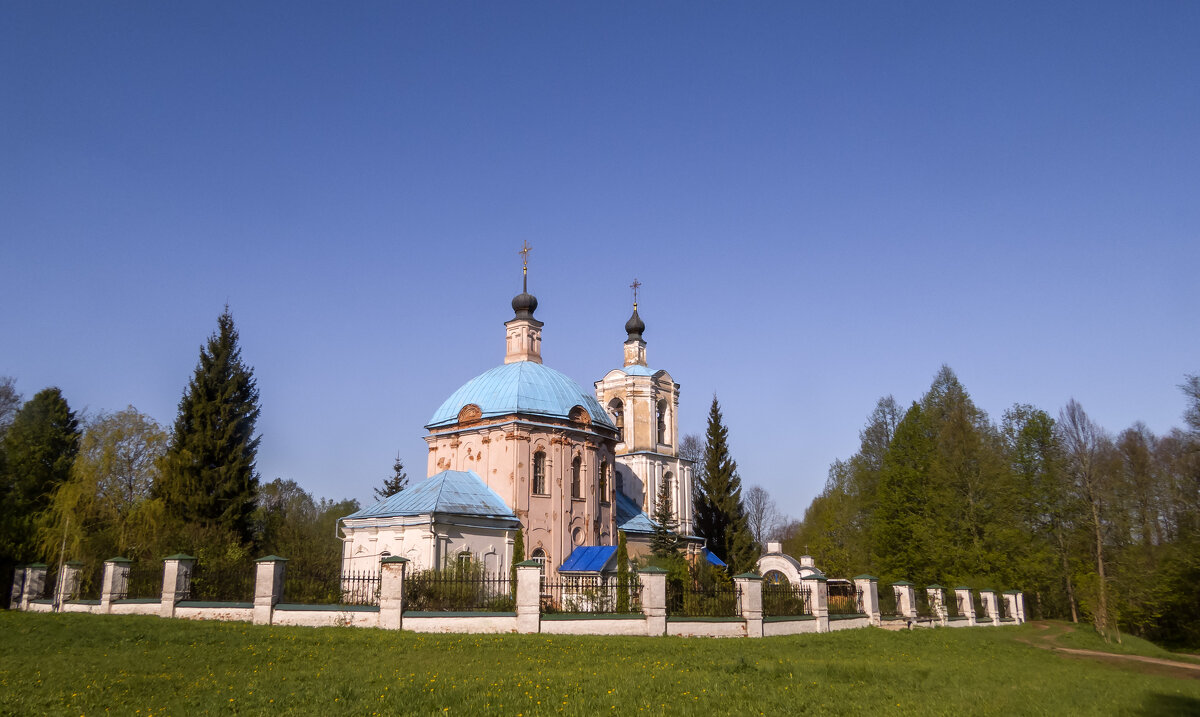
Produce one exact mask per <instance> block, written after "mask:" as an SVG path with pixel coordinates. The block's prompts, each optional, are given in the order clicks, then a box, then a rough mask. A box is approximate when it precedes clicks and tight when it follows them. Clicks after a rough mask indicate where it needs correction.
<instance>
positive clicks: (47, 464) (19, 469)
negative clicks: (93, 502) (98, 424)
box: [0, 388, 79, 576]
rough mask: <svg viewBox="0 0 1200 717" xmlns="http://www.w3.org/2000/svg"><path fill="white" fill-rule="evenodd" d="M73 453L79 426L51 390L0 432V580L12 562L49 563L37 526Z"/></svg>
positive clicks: (64, 478)
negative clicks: (1, 461)
mask: <svg viewBox="0 0 1200 717" xmlns="http://www.w3.org/2000/svg"><path fill="white" fill-rule="evenodd" d="M78 452H79V422H78V420H76V418H75V414H74V412H72V411H71V408H70V406H68V405H67V401H66V399H64V398H63V396H62V392H61V391H59V390H58V389H57V388H47V389H45V390H42V391H39V392H38V394H37V395H36V396H34V397H33V398H32V399H30V400H29V401H28V402H27V403H26V404H25V405H24V406H22V407H21V410H19V411H17V413H16V415H15V416H14V417H13V420H12V424H11V425H9V427H8V430H7V431H6V432H5V433H4V454H5V464H6V465H5V471H4V473H3V474H2V475H0V480H2V481H3V482H2V483H0V565H2V566H3V567H4V568H5V572H4V574H5V576H7V575H9V574H10V573H9V572H8V569H10V568H11V567H12V566H13V565H14V564H16V563H28V562H33V561H35V560H39V559H42V560H47V561H52V558H56V557H57V551H50V550H43V549H40V548H39V545H38V541H37V533H36V531H37V526H38V525H39V524H40V523H42V522H44V521H45V520H46V516H45V512H46V510H47V509H48V508H49V506H50V504H51V501H52V500H53V497H54V493H55V491H56V490H58V488H59V486H61V485H62V484H64V483H66V482H67V480H68V479H69V478H70V475H71V466H72V464H73V463H74V462H75V455H76V454H77V453H78Z"/></svg>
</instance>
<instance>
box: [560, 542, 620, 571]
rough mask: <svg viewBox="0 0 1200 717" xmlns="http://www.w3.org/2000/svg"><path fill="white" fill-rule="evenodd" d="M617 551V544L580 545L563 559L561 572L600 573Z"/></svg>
mask: <svg viewBox="0 0 1200 717" xmlns="http://www.w3.org/2000/svg"><path fill="white" fill-rule="evenodd" d="M616 552H617V546H615V545H580V546H579V547H578V548H575V549H574V550H572V551H571V554H570V555H568V556H567V559H566V560H564V561H563V564H562V567H561V568H559V569H558V571H559V572H560V573H598V572H601V571H602V570H604V568H606V567H607V566H608V562H609V561H610V560H612V557H613V555H614V554H616Z"/></svg>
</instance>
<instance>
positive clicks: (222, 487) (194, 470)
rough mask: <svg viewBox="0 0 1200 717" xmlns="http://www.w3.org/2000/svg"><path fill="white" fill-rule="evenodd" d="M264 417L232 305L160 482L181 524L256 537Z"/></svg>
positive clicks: (205, 354)
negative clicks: (258, 427)
mask: <svg viewBox="0 0 1200 717" xmlns="http://www.w3.org/2000/svg"><path fill="white" fill-rule="evenodd" d="M258 416H259V406H258V388H257V387H256V385H255V381H254V376H253V372H252V370H251V369H250V368H249V367H248V366H246V365H245V364H244V363H243V362H242V358H241V349H240V348H239V347H238V333H237V329H236V328H234V325H233V316H232V315H230V313H229V308H228V307H226V309H225V312H224V313H222V314H221V316H220V317H219V318H218V319H217V331H216V333H214V334H213V335H211V336H210V337H209V339H208V343H207V345H206V346H203V347H201V349H200V360H199V362H198V363H197V365H196V370H195V373H194V374H193V376H192V379H191V380H190V381H189V382H188V386H187V389H186V390H185V391H184V394H183V398H182V399H181V400H180V402H179V415H178V417H177V418H176V419H175V425H174V428H173V430H172V434H171V444H170V447H169V449H168V451H167V455H166V457H165V459H164V461H163V475H162V480H161V481H160V482H159V483H158V484H157V485H156V487H155V495H156V497H159V498H161V499H162V501H163V504H164V506H165V508H166V511H167V514H168V515H169V516H170V517H171V518H173V519H174V520H175V521H176V522H177V523H178V524H183V525H191V524H197V523H198V524H199V525H201V526H203V527H204V528H206V529H213V530H224V531H229V532H231V533H233V534H234V535H235V536H236V537H237V539H238V540H240V541H241V542H243V543H248V542H249V541H250V540H251V539H252V538H253V528H252V518H251V516H252V513H253V512H254V507H255V495H256V493H257V491H258V473H257V472H256V470H255V465H254V462H255V456H256V454H257V451H258V441H259V438H258V437H257V436H255V435H254V427H255V423H256V422H257V421H258Z"/></svg>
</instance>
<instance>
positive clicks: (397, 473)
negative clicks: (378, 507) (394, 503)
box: [375, 453, 408, 500]
mask: <svg viewBox="0 0 1200 717" xmlns="http://www.w3.org/2000/svg"><path fill="white" fill-rule="evenodd" d="M407 487H408V473H406V472H405V471H404V463H403V462H401V460H400V454H398V453H397V454H396V461H395V462H394V463H392V475H390V476H389V477H388V478H386V479H385V480H384V481H383V485H382V486H380V487H378V488H376V489H375V499H376V500H383V499H384V498H387V497H389V496H393V495H396V494H397V493H399V492H400V491H402V490H404V489H405V488H407Z"/></svg>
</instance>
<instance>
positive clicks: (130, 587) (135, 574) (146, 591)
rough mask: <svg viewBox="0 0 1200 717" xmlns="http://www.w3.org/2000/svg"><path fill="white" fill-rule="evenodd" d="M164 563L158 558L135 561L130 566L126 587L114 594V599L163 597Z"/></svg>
mask: <svg viewBox="0 0 1200 717" xmlns="http://www.w3.org/2000/svg"><path fill="white" fill-rule="evenodd" d="M162 588H163V564H162V562H161V561H158V560H149V561H145V562H137V563H133V564H132V565H130V566H129V574H128V575H127V576H126V580H125V589H124V590H118V591H117V592H116V593H114V594H113V599H114V600H140V599H149V598H159V599H161V598H162Z"/></svg>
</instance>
